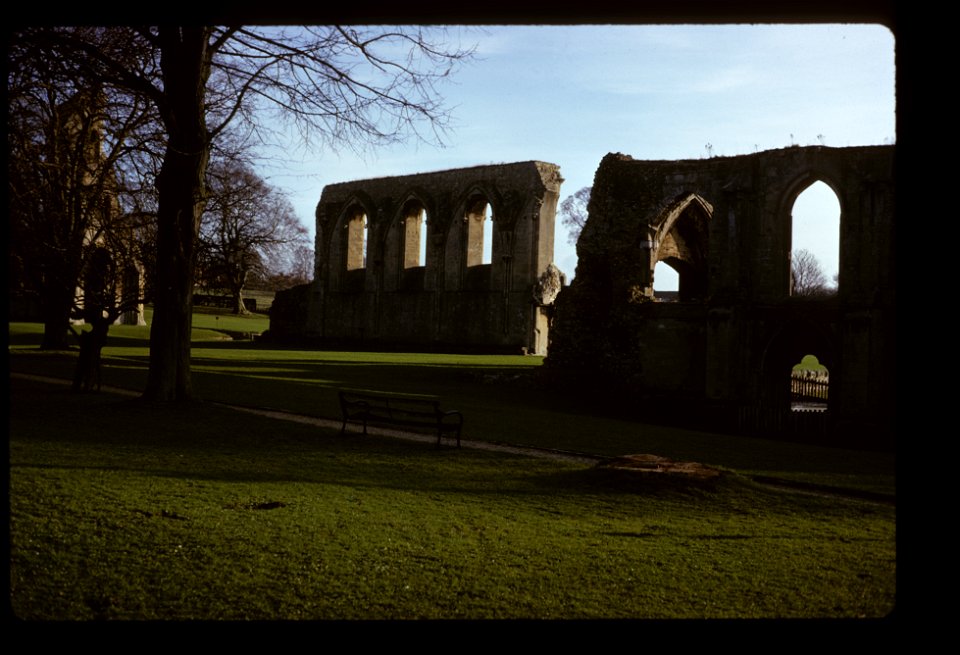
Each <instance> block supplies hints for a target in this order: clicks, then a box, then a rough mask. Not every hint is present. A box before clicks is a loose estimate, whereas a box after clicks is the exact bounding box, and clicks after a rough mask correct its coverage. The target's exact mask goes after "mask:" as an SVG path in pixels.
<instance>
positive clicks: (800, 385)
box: [790, 353, 830, 412]
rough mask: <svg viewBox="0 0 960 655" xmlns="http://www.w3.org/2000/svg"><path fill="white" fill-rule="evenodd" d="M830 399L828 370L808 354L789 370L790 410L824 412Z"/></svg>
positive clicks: (814, 356) (813, 356) (818, 359)
mask: <svg viewBox="0 0 960 655" xmlns="http://www.w3.org/2000/svg"><path fill="white" fill-rule="evenodd" d="M829 399H830V369H828V368H827V367H826V366H824V365H823V364H821V363H820V358H819V357H817V356H816V355H814V354H812V353H809V354H806V355H804V356H803V358H801V360H800V361H799V362H797V363H796V364H794V365H793V368H792V369H791V370H790V409H791V410H792V411H794V412H825V411H827V407H828V402H829Z"/></svg>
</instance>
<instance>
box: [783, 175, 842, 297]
mask: <svg viewBox="0 0 960 655" xmlns="http://www.w3.org/2000/svg"><path fill="white" fill-rule="evenodd" d="M791 207H792V210H791V247H790V295H791V296H795V297H807V298H826V297H829V296H831V295H835V294H836V293H837V291H838V289H839V283H840V216H841V210H840V200H839V199H838V198H837V194H836V192H834V190H833V189H832V188H831V187H830V186H829V185H828V184H827V183H825V182H823V181H822V180H819V179H816V180H814V181H812V182H811V183H810V184H809V185H807V186H806V187H805V188H804V189H803V190H802V191H801V192H800V193H798V194H797V197H796V198H795V199H794V201H793V204H792V205H791Z"/></svg>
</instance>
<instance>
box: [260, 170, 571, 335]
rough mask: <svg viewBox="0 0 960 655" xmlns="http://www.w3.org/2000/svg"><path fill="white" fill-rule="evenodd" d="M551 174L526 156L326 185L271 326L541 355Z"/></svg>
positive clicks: (555, 180) (553, 200) (554, 181)
mask: <svg viewBox="0 0 960 655" xmlns="http://www.w3.org/2000/svg"><path fill="white" fill-rule="evenodd" d="M561 182H562V179H561V177H560V169H559V167H558V166H556V165H554V164H547V163H543V162H535V161H530V162H522V163H516V164H501V165H494V166H477V167H474V168H464V169H458V170H450V171H442V172H437V173H424V174H420V175H407V176H402V177H391V178H381V179H373V180H363V181H359V182H347V183H344V184H332V185H329V186H327V187H325V188H324V190H323V194H322V195H321V197H320V204H319V205H318V206H317V232H316V263H315V270H314V282H313V283H312V284H310V285H307V286H305V287H297V288H295V289H292V290H290V291H288V292H284V293H281V294H278V295H277V297H276V298H275V300H274V305H273V307H274V310H273V311H272V313H271V320H270V332H271V334H272V335H273V336H275V337H278V338H290V337H295V338H307V339H315V340H318V341H319V342H322V343H326V344H333V345H344V346H361V347H384V348H394V347H408V348H415V349H416V348H419V349H430V350H437V349H444V348H454V349H464V348H467V349H477V350H487V351H501V352H515V353H520V352H521V351H525V352H529V353H537V354H545V353H546V350H547V324H548V311H549V310H548V306H549V305H550V303H552V301H553V296H555V295H556V290H559V286H560V285H559V284H558V283H557V282H556V279H555V278H556V276H557V275H559V272H558V271H557V270H556V268H555V267H553V266H552V263H553V236H554V235H553V233H554V217H555V214H556V209H557V198H558V196H559V193H560V183H561ZM485 253H486V256H485ZM541 279H542V281H541ZM551 285H552V286H554V287H555V288H556V290H555V291H554V292H553V293H552V294H551V293H550V292H549V288H550V287H551Z"/></svg>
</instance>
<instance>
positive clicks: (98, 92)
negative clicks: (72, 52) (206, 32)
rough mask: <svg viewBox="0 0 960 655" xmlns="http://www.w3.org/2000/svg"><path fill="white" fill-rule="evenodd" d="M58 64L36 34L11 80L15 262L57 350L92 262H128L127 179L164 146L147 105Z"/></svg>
mask: <svg viewBox="0 0 960 655" xmlns="http://www.w3.org/2000/svg"><path fill="white" fill-rule="evenodd" d="M59 55H60V53H59V52H58V51H56V50H49V49H44V48H42V47H40V44H38V43H37V42H36V41H35V40H33V39H31V38H29V33H27V34H17V35H14V36H13V37H12V38H11V40H10V47H9V50H8V57H9V61H10V69H9V72H8V76H7V91H8V110H7V111H8V113H7V119H8V128H9V129H8V132H7V147H8V170H7V172H8V178H7V179H8V192H9V201H10V202H9V205H8V208H9V214H10V229H11V237H12V238H11V241H10V257H11V261H16V262H17V265H16V271H17V275H18V277H19V278H20V280H19V284H20V286H21V288H30V289H33V290H35V291H36V293H37V297H38V299H39V301H40V307H41V312H42V315H43V322H44V337H43V342H42V346H43V347H44V348H53V349H62V348H66V347H67V334H68V331H67V330H68V326H69V322H70V318H71V316H72V315H74V316H75V315H77V313H78V312H79V311H80V310H81V309H82V302H83V298H82V294H83V285H84V279H85V278H88V277H89V273H88V269H89V268H90V267H91V266H93V265H94V264H93V262H92V260H91V258H92V257H94V255H95V254H96V253H102V251H103V250H104V248H106V247H112V248H114V249H113V250H112V252H113V253H114V254H117V255H119V254H120V252H119V250H117V249H116V247H119V246H120V244H117V243H112V245H111V242H112V235H113V234H115V233H121V232H122V233H123V234H125V235H126V236H129V235H130V234H131V231H132V230H133V227H132V226H131V225H130V220H131V218H130V217H129V216H128V215H126V213H125V212H124V211H123V209H122V207H121V201H120V197H121V196H122V194H123V187H124V184H123V181H122V180H123V175H124V173H123V171H124V169H125V167H127V166H131V165H135V164H134V162H136V161H138V160H141V159H143V158H144V157H146V158H147V159H149V151H150V147H149V146H150V145H151V144H153V145H155V144H156V141H157V133H156V129H155V125H156V123H155V115H154V114H153V113H152V112H151V107H150V106H149V104H148V103H146V102H145V101H144V100H143V99H140V98H138V97H136V96H130V95H124V94H117V93H114V92H113V90H112V89H110V88H108V87H104V86H101V85H99V84H97V83H96V81H95V80H91V79H89V77H87V76H85V75H84V74H83V72H82V71H81V70H80V69H79V68H78V67H77V66H76V65H75V64H74V62H72V61H70V60H69V59H65V58H63V57H61V56H59ZM123 247H124V248H125V247H126V246H125V244H124V245H123ZM98 256H99V255H98ZM126 256H127V255H126V252H124V253H123V254H122V257H123V258H126ZM78 289H79V290H80V294H78V293H77V292H78Z"/></svg>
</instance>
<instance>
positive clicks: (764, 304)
mask: <svg viewBox="0 0 960 655" xmlns="http://www.w3.org/2000/svg"><path fill="white" fill-rule="evenodd" d="M893 165H894V148H893V147H890V146H871V147H858V148H827V147H808V148H801V147H791V148H786V149H781V150H773V151H766V152H760V153H756V154H753V155H744V156H739V157H717V158H711V159H706V160H687V161H638V160H634V159H632V158H630V157H628V156H625V155H620V154H611V155H607V156H606V157H605V158H604V159H603V161H602V162H601V164H600V167H599V169H598V170H597V174H596V178H595V182H594V186H593V192H592V194H591V200H590V205H589V218H588V220H587V223H586V225H585V227H584V229H583V233H582V235H581V237H580V240H579V242H578V244H577V253H578V257H579V262H578V265H577V272H576V277H575V279H574V281H573V283H572V285H571V286H570V288H569V289H567V290H565V291H564V292H563V293H562V294H561V295H560V297H559V298H558V301H557V306H556V308H555V312H556V313H555V319H554V323H553V327H552V332H551V344H550V355H549V357H548V358H547V362H546V364H547V368H548V371H550V372H551V373H552V374H553V375H555V376H557V377H558V378H564V377H566V378H567V379H569V380H579V383H580V384H584V385H589V386H593V387H595V388H596V387H604V388H607V389H611V388H613V389H616V390H617V391H618V392H622V393H626V394H628V395H629V394H635V395H636V396H637V397H648V398H668V399H672V400H677V399H689V400H690V401H691V402H693V403H695V404H700V405H707V404H709V405H713V406H725V407H731V408H737V407H740V408H742V407H745V406H759V405H765V406H776V407H781V408H782V407H783V406H784V403H788V402H789V399H788V397H787V395H786V391H787V386H786V385H787V384H788V383H787V379H788V376H789V367H790V366H792V364H793V363H795V362H797V361H799V357H800V356H802V355H803V354H806V352H811V351H816V352H820V353H822V354H821V357H823V358H825V359H827V360H829V362H830V363H829V364H828V366H829V368H830V376H831V378H830V379H831V384H830V394H831V397H830V410H831V415H832V416H833V417H834V418H836V420H837V421H838V422H844V421H846V422H859V423H864V422H872V423H876V422H884V423H889V422H892V414H891V412H892V411H893V408H894V407H895V398H894V396H895V394H894V391H893V389H894V382H895V381H894V367H893V360H894V356H895V352H894V338H895V337H894V307H895V287H896V284H895V282H896V266H895V264H896V261H895V257H894V197H893V193H894V188H893ZM817 180H821V181H823V182H825V183H826V184H828V185H829V186H830V187H831V188H832V189H833V190H834V192H835V193H836V194H837V197H838V199H839V202H840V208H841V218H840V272H839V290H838V293H837V294H836V296H835V297H832V298H828V299H823V300H811V299H804V298H795V297H791V295H790V252H791V235H792V218H791V211H792V208H793V203H794V201H795V199H796V197H797V196H798V195H799V194H800V193H801V192H802V191H803V190H804V189H805V188H806V187H807V186H809V185H810V184H811V183H813V182H814V181H817ZM658 261H665V262H667V263H669V264H670V265H671V266H673V267H674V268H675V269H676V270H677V271H678V272H679V273H680V293H679V296H680V302H679V303H678V304H676V305H674V304H667V303H658V302H655V301H654V300H655V299H654V294H653V274H654V266H655V265H656V264H657V262H658ZM795 356H796V359H793V357H795Z"/></svg>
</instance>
